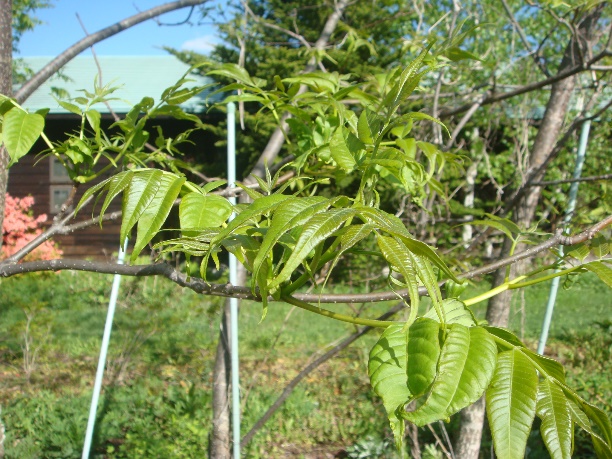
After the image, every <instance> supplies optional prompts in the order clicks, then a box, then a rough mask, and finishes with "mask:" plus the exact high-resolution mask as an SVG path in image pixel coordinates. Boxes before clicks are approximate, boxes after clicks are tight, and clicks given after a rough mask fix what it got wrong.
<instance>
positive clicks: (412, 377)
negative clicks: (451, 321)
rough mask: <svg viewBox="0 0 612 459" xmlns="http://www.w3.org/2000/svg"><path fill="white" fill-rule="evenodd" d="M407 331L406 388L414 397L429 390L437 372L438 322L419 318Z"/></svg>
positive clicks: (438, 354) (438, 355) (438, 348)
mask: <svg viewBox="0 0 612 459" xmlns="http://www.w3.org/2000/svg"><path fill="white" fill-rule="evenodd" d="M408 333H409V334H408V336H409V339H408V355H407V361H408V370H409V371H408V372H407V377H408V389H409V390H410V392H411V393H412V394H414V396H415V397H420V396H421V395H423V394H424V393H426V392H427V391H428V390H429V388H430V387H431V385H432V384H433V382H434V380H435V377H436V374H437V372H438V359H439V358H440V339H439V334H440V324H439V323H438V322H435V321H433V320H431V319H425V318H419V319H417V320H416V321H415V322H414V323H413V324H412V325H411V326H410V328H409V332H408Z"/></svg>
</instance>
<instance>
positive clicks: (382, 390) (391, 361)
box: [368, 324, 412, 449]
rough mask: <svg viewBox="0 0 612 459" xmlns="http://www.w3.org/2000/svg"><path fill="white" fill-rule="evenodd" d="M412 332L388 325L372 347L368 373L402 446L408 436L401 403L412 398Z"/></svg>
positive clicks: (396, 437) (399, 447)
mask: <svg viewBox="0 0 612 459" xmlns="http://www.w3.org/2000/svg"><path fill="white" fill-rule="evenodd" d="M407 338H408V334H407V333H406V332H405V331H403V326H402V325H401V324H400V325H391V326H390V327H388V328H387V329H386V330H385V331H384V332H383V334H382V335H381V337H380V338H379V339H378V341H377V343H376V344H375V345H374V347H373V348H372V350H371V351H370V358H369V360H368V375H369V376H370V383H371V384H372V388H373V389H374V392H376V393H377V394H378V395H379V396H380V397H381V398H382V399H383V404H384V406H385V410H386V411H387V416H388V417H389V423H390V424H391V430H392V431H393V436H394V437H395V444H396V445H397V447H398V449H401V447H402V441H403V438H404V420H403V419H402V418H400V417H398V416H397V414H396V411H397V409H398V408H399V407H401V406H403V405H404V404H406V403H407V402H408V401H410V399H411V398H412V395H411V393H410V390H409V389H408V386H407V384H406V370H407V362H406V345H407Z"/></svg>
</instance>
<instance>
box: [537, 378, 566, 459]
mask: <svg viewBox="0 0 612 459" xmlns="http://www.w3.org/2000/svg"><path fill="white" fill-rule="evenodd" d="M536 412H537V414H538V417H539V418H540V419H541V420H542V425H541V426H540V434H541V435H542V439H543V440H544V443H545V444H546V448H547V449H548V452H549V453H550V457H552V458H554V459H570V458H571V457H572V443H573V441H572V437H573V435H574V423H573V422H572V417H571V413H570V410H569V406H568V403H567V399H566V398H565V394H564V393H563V390H562V389H561V388H560V387H559V386H558V385H557V384H556V383H555V382H553V381H551V380H550V379H548V378H545V379H544V380H543V381H542V382H541V383H540V385H539V387H538V399H537V404H536Z"/></svg>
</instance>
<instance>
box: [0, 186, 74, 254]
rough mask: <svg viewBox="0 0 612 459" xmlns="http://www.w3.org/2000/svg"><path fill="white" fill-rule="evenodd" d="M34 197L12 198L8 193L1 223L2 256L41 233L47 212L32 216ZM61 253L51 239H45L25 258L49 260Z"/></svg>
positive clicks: (22, 245) (12, 252) (15, 250)
mask: <svg viewBox="0 0 612 459" xmlns="http://www.w3.org/2000/svg"><path fill="white" fill-rule="evenodd" d="M33 205H34V198H33V197H32V196H26V197H25V198H14V197H12V196H10V195H9V194H8V193H7V195H6V204H5V211H4V223H3V225H2V251H1V255H2V258H6V257H10V256H11V255H13V254H14V253H15V252H17V251H18V250H19V249H21V248H22V247H24V246H25V245H26V244H27V243H29V242H30V241H32V240H33V239H34V238H36V237H37V236H39V235H40V234H42V232H43V227H42V224H43V223H44V222H46V221H47V214H41V215H39V216H38V217H34V215H33V213H32V211H31V210H30V209H31V207H32V206H33ZM61 255H62V251H61V250H60V249H59V248H58V247H57V246H56V245H55V244H53V243H52V242H51V241H45V242H43V243H42V244H41V245H39V246H38V247H37V248H36V249H35V250H34V251H33V252H31V253H29V254H28V255H27V256H26V259H27V260H51V259H53V258H58V257H60V256H61Z"/></svg>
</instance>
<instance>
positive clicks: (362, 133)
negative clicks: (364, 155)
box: [357, 110, 374, 144]
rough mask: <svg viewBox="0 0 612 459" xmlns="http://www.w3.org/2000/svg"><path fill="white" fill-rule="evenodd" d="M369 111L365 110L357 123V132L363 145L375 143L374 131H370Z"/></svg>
mask: <svg viewBox="0 0 612 459" xmlns="http://www.w3.org/2000/svg"><path fill="white" fill-rule="evenodd" d="M367 113H368V111H367V110H363V111H362V112H361V115H359V121H358V122H357V132H358V134H359V140H361V141H362V142H363V143H369V144H372V143H374V140H373V136H372V131H371V130H370V124H369V123H368V115H367Z"/></svg>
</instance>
